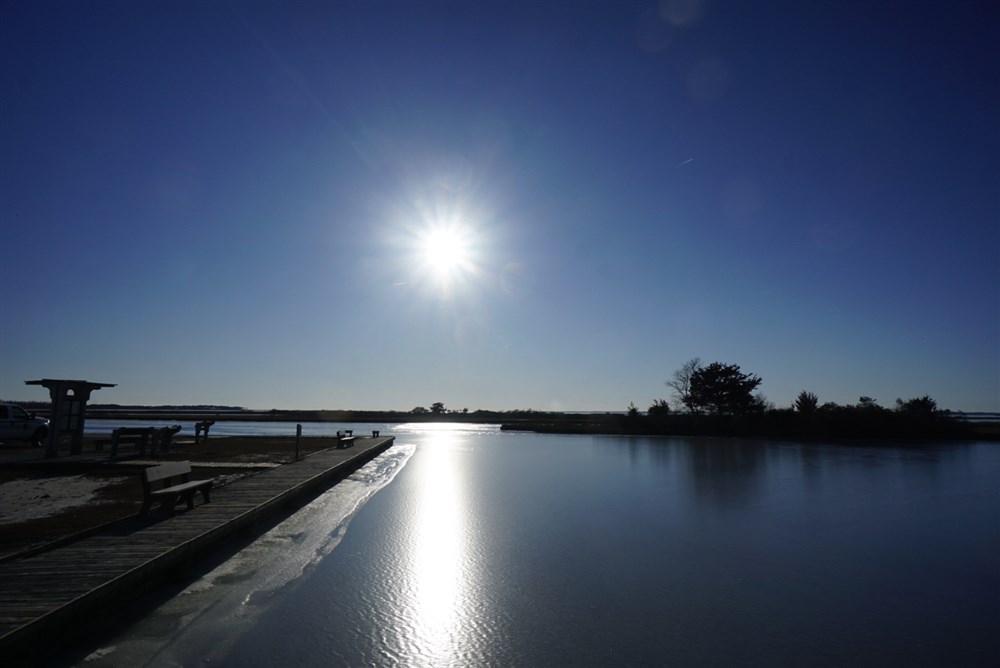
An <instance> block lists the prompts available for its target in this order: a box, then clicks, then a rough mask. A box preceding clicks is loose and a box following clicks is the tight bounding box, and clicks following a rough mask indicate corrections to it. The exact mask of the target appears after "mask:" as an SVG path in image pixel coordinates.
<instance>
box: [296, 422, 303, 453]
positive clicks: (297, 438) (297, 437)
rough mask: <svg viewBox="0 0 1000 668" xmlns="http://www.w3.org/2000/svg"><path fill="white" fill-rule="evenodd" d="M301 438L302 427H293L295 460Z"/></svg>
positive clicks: (298, 425)
mask: <svg viewBox="0 0 1000 668" xmlns="http://www.w3.org/2000/svg"><path fill="white" fill-rule="evenodd" d="M300 438H302V425H300V424H297V425H295V459H298V458H299V439H300Z"/></svg>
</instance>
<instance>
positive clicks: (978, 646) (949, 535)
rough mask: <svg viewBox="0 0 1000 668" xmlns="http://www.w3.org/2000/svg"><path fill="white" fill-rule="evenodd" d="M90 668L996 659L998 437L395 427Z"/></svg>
mask: <svg viewBox="0 0 1000 668" xmlns="http://www.w3.org/2000/svg"><path fill="white" fill-rule="evenodd" d="M392 431H393V433H395V434H396V436H397V440H396V445H395V446H394V447H393V448H391V449H390V450H389V451H387V452H386V453H385V454H384V455H382V456H381V457H379V458H378V459H376V460H375V461H373V462H372V463H371V464H369V465H368V466H366V467H365V468H364V469H362V470H361V471H359V472H358V473H357V474H355V475H354V476H352V477H351V478H350V479H349V480H346V481H344V482H342V483H340V484H339V485H337V486H336V487H335V488H334V489H333V490H331V491H330V492H328V493H327V494H324V495H323V496H321V497H320V498H319V499H317V500H316V501H315V502H314V503H312V504H310V505H309V506H307V507H306V508H304V509H303V510H302V511H300V512H299V513H297V514H296V515H295V516H293V517H292V518H290V519H289V520H288V521H286V522H285V523H283V524H282V525H280V526H279V527H277V528H276V529H274V530H273V531H271V532H270V533H269V534H267V535H266V536H264V537H263V538H262V539H261V540H259V541H257V542H256V543H254V544H253V545H251V546H250V547H249V548H248V549H246V550H244V551H243V552H242V553H240V554H239V555H237V556H236V557H235V558H234V559H232V560H230V561H228V562H226V563H225V564H223V565H222V566H221V567H220V568H218V569H216V570H215V571H213V572H212V573H209V574H207V575H206V576H205V577H203V578H202V579H201V580H199V581H198V582H196V583H194V584H193V585H192V586H191V587H190V588H189V589H188V590H187V591H185V592H184V593H183V594H181V595H179V596H177V597H175V598H174V599H172V600H171V601H169V602H168V603H166V604H164V605H163V606H162V607H161V608H160V609H159V610H158V611H156V612H155V613H153V614H152V615H150V616H148V617H147V618H145V619H144V620H142V621H141V622H139V623H137V624H136V625H135V626H134V627H133V628H131V629H130V630H128V631H127V632H126V633H124V634H122V635H121V636H120V637H119V638H116V639H114V640H113V641H110V642H108V643H106V644H105V645H104V646H102V647H101V648H100V649H99V650H97V651H96V652H95V653H94V654H93V655H91V657H90V659H89V661H88V665H194V664H196V663H199V662H205V663H206V665H209V664H210V665H229V666H275V665H296V664H298V665H351V666H359V665H379V666H381V665H408V666H410V665H423V666H448V665H455V666H459V665H498V666H550V665H720V666H721V665H725V666H729V665H810V666H813V665H872V666H874V665H879V666H882V665H910V666H912V665H992V664H993V663H994V662H995V661H996V659H997V658H998V657H1000V639H998V637H997V636H998V634H997V629H1000V594H998V593H1000V568H998V566H1000V561H998V560H1000V557H998V555H1000V445H998V444H993V443H973V444H960V445H948V446H938V447H931V448H921V449H902V448H897V447H888V446H882V447H838V446H826V445H814V444H813V445H798V444H794V443H776V442H763V441H741V440H734V439H673V438H670V439H648V438H624V437H586V436H557V435H535V434H518V433H501V432H499V431H498V430H496V429H495V428H493V427H469V426H462V427H448V426H442V425H402V426H399V425H397V426H394V427H393V428H392Z"/></svg>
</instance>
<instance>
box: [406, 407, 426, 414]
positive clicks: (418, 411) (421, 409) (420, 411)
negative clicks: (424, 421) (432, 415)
mask: <svg viewBox="0 0 1000 668" xmlns="http://www.w3.org/2000/svg"><path fill="white" fill-rule="evenodd" d="M410 412H411V413H413V414H415V415H423V414H424V413H426V412H427V409H426V408H424V407H423V406H417V407H416V408H414V409H413V410H412V411H410Z"/></svg>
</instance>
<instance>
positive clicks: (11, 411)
mask: <svg viewBox="0 0 1000 668" xmlns="http://www.w3.org/2000/svg"><path fill="white" fill-rule="evenodd" d="M48 435H49V421H48V420H46V419H45V418H40V417H35V414H34V413H29V412H28V411H26V410H24V409H23V408H21V407H20V406H18V405H16V404H0V441H3V442H4V443H7V442H9V441H29V442H30V443H31V444H32V445H36V446H37V445H41V444H42V443H44V442H45V437H46V436H48Z"/></svg>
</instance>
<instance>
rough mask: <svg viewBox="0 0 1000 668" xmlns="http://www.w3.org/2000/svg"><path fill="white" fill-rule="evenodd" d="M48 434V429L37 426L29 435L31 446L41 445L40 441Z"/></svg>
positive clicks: (42, 441) (43, 440)
mask: <svg viewBox="0 0 1000 668" xmlns="http://www.w3.org/2000/svg"><path fill="white" fill-rule="evenodd" d="M48 435H49V430H48V429H47V428H46V427H39V428H38V429H36V430H35V433H34V434H32V435H31V444H32V445H33V446H35V447H36V448H37V447H41V445H42V443H44V442H45V437H46V436H48Z"/></svg>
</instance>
